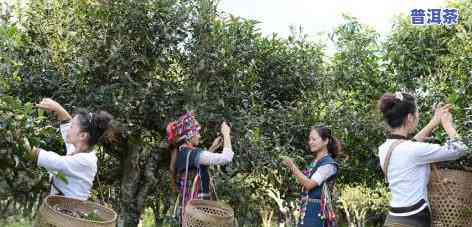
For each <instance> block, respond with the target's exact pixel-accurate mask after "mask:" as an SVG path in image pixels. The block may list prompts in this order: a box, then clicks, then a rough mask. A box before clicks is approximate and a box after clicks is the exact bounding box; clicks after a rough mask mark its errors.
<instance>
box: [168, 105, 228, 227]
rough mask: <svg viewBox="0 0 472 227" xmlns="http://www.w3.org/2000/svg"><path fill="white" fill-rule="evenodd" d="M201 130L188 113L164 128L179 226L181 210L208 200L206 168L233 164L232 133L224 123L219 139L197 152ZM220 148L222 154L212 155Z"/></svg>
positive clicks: (208, 189) (191, 114) (192, 115)
mask: <svg viewBox="0 0 472 227" xmlns="http://www.w3.org/2000/svg"><path fill="white" fill-rule="evenodd" d="M200 129H201V127H200V124H199V123H198V121H197V120H196V119H195V115H194V113H193V112H187V113H186V114H184V115H183V116H181V117H180V118H179V119H178V120H177V121H174V122H172V123H170V124H169V125H168V126H167V140H168V143H169V145H170V146H169V147H170V150H171V163H170V172H171V174H172V184H173V188H175V189H177V190H178V192H179V195H180V200H179V201H178V202H179V207H180V209H179V210H180V215H179V219H180V223H182V217H183V210H184V209H183V208H184V207H185V205H186V204H187V202H188V201H190V200H192V199H210V175H209V172H208V166H211V165H224V164H227V163H229V162H231V161H232V160H233V155H234V153H233V150H232V147H231V137H230V131H231V129H230V127H229V126H228V124H227V123H226V122H223V123H222V124H221V134H222V137H217V138H216V139H215V141H214V142H213V144H212V146H211V147H210V149H208V150H205V149H201V148H198V145H199V144H200ZM221 140H222V141H221ZM222 144H223V151H222V153H213V151H215V150H216V149H217V148H219V147H220V146H221V145H222Z"/></svg>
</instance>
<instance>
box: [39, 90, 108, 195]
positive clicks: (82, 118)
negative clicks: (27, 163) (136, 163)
mask: <svg viewBox="0 0 472 227" xmlns="http://www.w3.org/2000/svg"><path fill="white" fill-rule="evenodd" d="M36 106H37V107H38V108H41V109H44V110H47V111H49V112H53V113H54V114H55V115H56V117H57V119H58V120H60V121H61V125H60V130H61V134H62V138H63V139H64V142H65V147H66V150H67V153H66V155H59V154H57V153H55V152H51V151H46V150H43V149H41V148H36V147H34V148H33V149H32V150H31V153H32V155H33V156H34V157H35V160H36V161H37V164H38V166H41V167H44V168H46V169H47V170H48V171H49V172H50V173H51V174H52V177H51V191H50V194H52V195H63V196H65V197H70V198H76V199H80V200H87V199H88V197H89V194H90V189H91V188H92V185H93V180H94V178H95V174H96V173H97V156H96V153H95V151H94V150H93V148H94V145H95V144H97V143H98V142H99V141H101V140H102V139H103V140H105V139H112V137H113V133H112V130H110V128H111V120H112V116H111V115H110V114H109V113H107V112H105V111H98V112H96V113H89V112H85V111H79V112H77V113H76V114H75V116H74V117H73V118H72V117H71V115H70V114H69V113H68V112H67V111H66V110H65V109H64V108H63V107H62V106H61V105H60V104H59V103H57V102H55V101H54V100H52V99H49V98H45V99H43V100H41V102H40V103H39V104H37V105H36ZM58 176H61V177H58Z"/></svg>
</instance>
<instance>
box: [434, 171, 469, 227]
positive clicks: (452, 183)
mask: <svg viewBox="0 0 472 227" xmlns="http://www.w3.org/2000/svg"><path fill="white" fill-rule="evenodd" d="M436 171H437V174H434V173H433V175H432V177H431V181H430V183H429V201H430V203H431V209H432V219H433V226H448V227H449V226H451V227H454V226H472V173H470V172H465V171H458V170H450V169H438V170H436Z"/></svg>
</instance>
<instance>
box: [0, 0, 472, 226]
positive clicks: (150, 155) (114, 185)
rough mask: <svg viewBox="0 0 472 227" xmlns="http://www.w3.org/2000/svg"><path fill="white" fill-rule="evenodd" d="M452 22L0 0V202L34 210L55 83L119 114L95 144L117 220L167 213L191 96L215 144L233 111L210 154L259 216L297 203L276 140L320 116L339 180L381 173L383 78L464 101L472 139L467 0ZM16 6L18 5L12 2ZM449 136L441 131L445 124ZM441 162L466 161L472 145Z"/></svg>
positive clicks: (431, 97) (222, 190) (288, 140)
mask: <svg viewBox="0 0 472 227" xmlns="http://www.w3.org/2000/svg"><path fill="white" fill-rule="evenodd" d="M449 4H450V6H451V7H456V8H458V9H459V10H460V20H459V23H458V24H456V25H453V26H444V25H441V26H412V25H411V23H410V21H409V18H407V17H399V18H398V19H397V21H396V22H395V25H394V27H393V29H392V31H391V33H390V34H389V35H388V37H387V38H386V39H385V40H383V41H381V40H380V37H379V34H377V33H376V32H375V31H374V30H372V29H371V28H369V27H367V26H365V25H362V24H360V23H359V22H358V21H357V20H356V19H355V18H352V17H349V16H346V17H345V22H344V24H342V25H340V26H339V27H337V28H336V30H335V31H333V33H332V34H331V35H330V37H331V40H332V41H333V42H334V44H335V46H336V51H335V53H334V55H333V56H326V55H325V52H326V48H325V46H324V44H323V43H318V42H313V41H311V40H310V39H309V37H308V36H306V35H305V34H293V35H291V36H290V37H288V38H282V37H279V36H277V35H274V36H272V37H265V36H263V35H262V34H261V33H260V32H259V31H258V30H257V28H256V26H257V22H256V21H253V20H245V19H242V18H239V17H237V16H233V15H227V14H225V13H223V12H219V11H218V10H217V9H216V8H217V7H216V6H217V2H215V1H211V0H200V1H197V0H185V1H176V0H143V1H128V0H115V1H109V0H73V1H64V0H36V1H31V3H30V4H28V5H27V6H26V7H25V8H20V7H18V6H17V5H10V6H7V5H2V7H3V8H8V9H9V11H3V12H4V13H3V15H1V17H0V23H1V25H0V95H1V96H0V154H1V155H0V169H1V170H0V171H1V172H2V176H1V177H0V204H1V206H0V216H11V215H15V214H22V215H26V216H28V215H32V214H33V213H34V211H35V210H36V209H37V206H38V204H39V202H40V200H41V198H43V197H44V195H45V191H46V189H47V176H46V173H45V172H41V171H40V170H38V169H37V168H35V167H33V166H31V165H29V164H28V163H27V162H26V161H24V160H23V153H24V148H23V147H22V141H23V138H24V137H27V138H29V139H30V140H31V141H32V143H33V144H35V145H40V146H42V147H44V148H47V149H49V150H54V151H57V152H59V153H60V152H61V151H62V146H63V144H62V141H61V140H60V135H59V134H58V132H57V131H56V130H54V127H56V126H57V122H54V121H53V120H51V117H48V116H45V115H44V113H39V112H38V111H36V110H35V109H34V108H33V107H32V106H33V105H32V103H35V102H38V101H39V100H40V99H41V98H42V97H52V98H54V99H56V100H58V101H59V102H60V103H62V104H64V106H65V107H66V109H68V110H71V111H73V110H74V109H76V108H77V107H84V108H87V109H89V110H91V111H92V110H98V109H105V110H107V111H109V112H111V113H112V114H113V115H114V116H115V117H116V119H117V121H118V122H119V123H120V125H119V127H120V129H121V132H120V142H119V143H118V144H106V145H104V146H103V147H100V148H99V149H100V152H99V159H100V163H99V168H100V169H99V173H98V179H99V181H97V180H96V183H95V185H94V191H93V196H92V199H95V200H99V201H101V202H106V203H110V204H111V205H113V207H114V209H115V210H116V211H118V212H119V214H120V223H119V225H120V226H136V225H137V223H138V221H139V217H140V216H141V214H142V213H143V211H144V209H145V208H150V209H152V210H153V213H154V218H155V222H156V223H157V224H159V223H161V224H162V223H163V222H166V220H169V214H170V213H171V211H172V208H173V207H172V206H173V203H174V199H175V195H174V193H172V192H171V190H170V187H169V175H168V171H167V169H168V162H169V153H168V151H167V149H166V144H165V126H166V124H167V123H168V122H170V121H171V120H173V119H175V118H176V117H177V116H178V115H179V114H180V113H182V112H184V111H185V110H195V111H196V112H197V113H198V119H199V120H200V122H201V123H202V124H203V125H204V128H205V129H204V131H203V135H204V136H203V142H204V143H203V145H204V146H208V145H209V143H211V139H212V138H213V137H214V136H215V134H216V132H217V131H218V125H219V123H220V122H221V121H222V120H223V119H225V120H228V121H230V122H231V123H232V125H233V141H234V145H233V147H234V150H235V151H236V156H235V159H234V161H233V163H232V164H230V165H228V166H224V167H219V168H214V169H213V171H212V172H213V175H214V177H215V178H216V179H217V181H216V184H217V190H218V193H219V197H220V199H222V200H225V201H226V202H228V203H230V204H231V206H232V207H233V208H235V211H236V212H237V217H238V218H239V222H240V224H242V225H244V224H245V225H249V226H250V225H254V224H255V225H260V223H262V220H263V219H264V218H266V216H267V212H268V211H275V212H276V214H277V215H276V219H277V220H280V221H283V220H288V219H290V218H291V215H290V212H285V211H283V209H278V208H277V207H278V204H277V201H278V200H276V199H273V198H272V197H270V196H269V193H268V190H270V191H273V192H278V193H279V195H280V198H279V199H280V201H282V204H283V206H285V207H288V208H287V209H289V210H292V211H293V210H294V209H295V207H293V206H291V205H289V204H294V199H295V198H296V197H297V196H298V194H297V193H298V190H299V189H298V187H297V186H296V183H295V179H293V178H291V177H290V176H289V174H288V172H287V171H286V170H285V169H284V168H283V167H281V165H280V159H279V156H280V155H288V156H291V157H294V158H296V160H298V162H299V165H300V166H302V165H303V162H304V160H306V159H308V158H309V154H308V153H307V152H306V140H307V139H306V138H307V134H308V129H309V127H310V126H312V125H315V124H319V123H323V124H326V125H328V126H330V127H331V128H332V129H333V130H334V132H335V135H336V136H337V137H338V138H339V139H340V140H341V141H342V142H343V146H344V154H343V155H342V156H341V157H340V163H341V174H340V177H339V178H338V179H339V180H338V182H339V183H341V184H351V183H362V184H365V185H367V186H368V187H375V186H376V185H377V182H379V181H381V180H382V176H381V171H380V168H379V164H378V159H377V157H376V153H377V151H376V149H377V147H378V145H379V144H381V143H382V141H383V140H384V127H383V124H382V120H381V118H380V117H379V114H378V113H377V110H376V105H377V100H378V98H379V97H380V96H381V95H382V94H383V93H384V92H386V91H396V90H403V91H408V92H412V93H414V94H416V96H417V97H418V99H419V100H418V104H419V105H420V111H421V113H422V115H421V117H422V122H421V124H424V123H426V121H427V120H429V117H430V116H431V106H432V104H433V103H435V102H438V101H444V100H447V101H449V102H452V103H454V105H455V109H454V116H455V117H456V123H457V126H458V127H459V131H460V132H461V134H462V135H463V136H464V138H465V139H466V141H467V143H468V144H469V145H471V143H470V142H471V136H470V135H471V129H472V117H471V115H472V109H471V108H472V106H471V104H470V100H471V98H472V82H471V81H472V61H471V59H472V38H471V37H472V36H471V32H472V12H471V10H472V1H470V0H464V1H454V2H451V3H449ZM13 15H14V16H15V17H14V18H13V17H12V16H13ZM435 137H436V138H437V139H438V140H439V141H444V139H445V135H444V133H442V132H441V131H440V130H438V131H437V132H436V133H435ZM443 165H445V166H447V167H452V168H457V169H464V170H472V162H471V160H470V157H468V158H463V159H461V160H460V162H454V163H444V164H443Z"/></svg>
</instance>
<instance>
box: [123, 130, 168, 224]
mask: <svg viewBox="0 0 472 227" xmlns="http://www.w3.org/2000/svg"><path fill="white" fill-rule="evenodd" d="M130 141H134V142H130ZM137 141H140V140H136V139H134V140H128V144H127V146H126V147H127V148H128V149H127V152H123V154H124V158H123V159H122V166H123V168H122V171H123V175H122V178H121V195H120V203H121V210H120V215H119V220H118V227H136V226H138V224H139V219H140V217H141V214H142V212H143V210H144V208H145V206H146V198H147V196H148V194H149V190H150V189H151V188H152V187H153V186H155V184H156V183H157V178H156V177H155V173H156V172H157V171H156V170H157V167H158V161H159V152H157V151H152V152H150V154H149V155H148V156H147V157H146V161H145V164H144V165H142V164H140V163H141V156H142V155H143V154H144V153H145V152H143V151H144V149H143V147H142V146H141V144H142V143H141V142H137Z"/></svg>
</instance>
